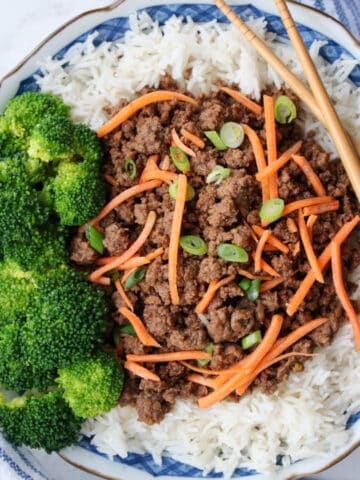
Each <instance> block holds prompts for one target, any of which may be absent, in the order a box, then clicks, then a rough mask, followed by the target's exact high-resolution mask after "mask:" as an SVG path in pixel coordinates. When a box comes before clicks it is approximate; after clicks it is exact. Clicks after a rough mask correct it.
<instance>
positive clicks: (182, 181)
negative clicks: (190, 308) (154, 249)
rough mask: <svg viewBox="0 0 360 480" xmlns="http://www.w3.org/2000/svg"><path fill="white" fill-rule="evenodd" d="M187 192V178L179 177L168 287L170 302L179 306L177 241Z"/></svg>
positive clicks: (170, 249)
mask: <svg viewBox="0 0 360 480" xmlns="http://www.w3.org/2000/svg"><path fill="white" fill-rule="evenodd" d="M186 192H187V177H186V175H183V174H181V175H179V181H178V190H177V195H176V201H175V210H174V215H173V220H172V225H171V233H170V243H169V262H168V265H169V267H168V268H169V287H170V296H171V301H172V303H173V304H174V305H178V304H179V293H178V289H177V284H176V274H177V264H178V253H179V241H180V235H181V227H182V219H183V215H184V209H185V202H186Z"/></svg>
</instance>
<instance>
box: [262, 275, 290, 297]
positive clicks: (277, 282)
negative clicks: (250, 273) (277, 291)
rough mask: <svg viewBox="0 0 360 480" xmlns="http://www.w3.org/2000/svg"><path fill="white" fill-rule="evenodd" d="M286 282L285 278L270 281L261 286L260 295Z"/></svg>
mask: <svg viewBox="0 0 360 480" xmlns="http://www.w3.org/2000/svg"><path fill="white" fill-rule="evenodd" d="M284 281H285V278H283V277H280V278H273V279H272V280H268V281H267V282H264V283H262V284H261V286H260V293H265V292H267V291H268V290H271V289H272V288H275V287H277V286H278V285H280V283H283V282H284Z"/></svg>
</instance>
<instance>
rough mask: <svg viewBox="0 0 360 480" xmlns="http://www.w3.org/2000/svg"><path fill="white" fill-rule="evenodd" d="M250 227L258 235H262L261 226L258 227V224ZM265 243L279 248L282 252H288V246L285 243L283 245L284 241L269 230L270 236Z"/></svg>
mask: <svg viewBox="0 0 360 480" xmlns="http://www.w3.org/2000/svg"><path fill="white" fill-rule="evenodd" d="M252 228H253V230H254V232H255V233H257V234H258V235H262V234H263V233H264V232H265V230H264V229H263V228H261V227H259V226H258V225H253V226H252ZM267 243H269V244H270V245H272V246H274V247H276V248H277V249H278V250H280V252H283V253H288V252H289V247H288V246H287V245H285V243H283V242H282V241H281V240H279V239H278V238H277V237H275V235H274V234H273V233H271V232H270V236H269V238H268V240H267Z"/></svg>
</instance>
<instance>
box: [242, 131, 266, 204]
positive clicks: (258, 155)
mask: <svg viewBox="0 0 360 480" xmlns="http://www.w3.org/2000/svg"><path fill="white" fill-rule="evenodd" d="M241 126H242V128H243V130H244V133H245V135H246V136H247V137H248V139H249V142H250V144H251V146H252V149H253V151H254V155H255V161H256V167H257V169H258V171H259V172H261V171H262V170H264V168H266V160H265V153H264V149H263V146H262V143H261V140H260V138H259V136H258V134H257V133H256V132H255V130H253V129H252V128H250V127H249V126H248V125H246V124H245V123H242V124H241ZM261 189H262V201H263V203H265V202H266V201H267V200H269V199H270V192H269V179H268V178H265V179H264V180H262V181H261Z"/></svg>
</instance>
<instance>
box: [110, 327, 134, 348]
mask: <svg viewBox="0 0 360 480" xmlns="http://www.w3.org/2000/svg"><path fill="white" fill-rule="evenodd" d="M124 333H125V334H126V335H131V336H132V337H135V336H136V332H135V330H134V327H133V326H132V325H131V323H129V322H128V323H123V324H122V325H116V327H115V329H114V333H113V340H114V343H115V345H117V344H118V343H119V340H120V335H121V334H124Z"/></svg>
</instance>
